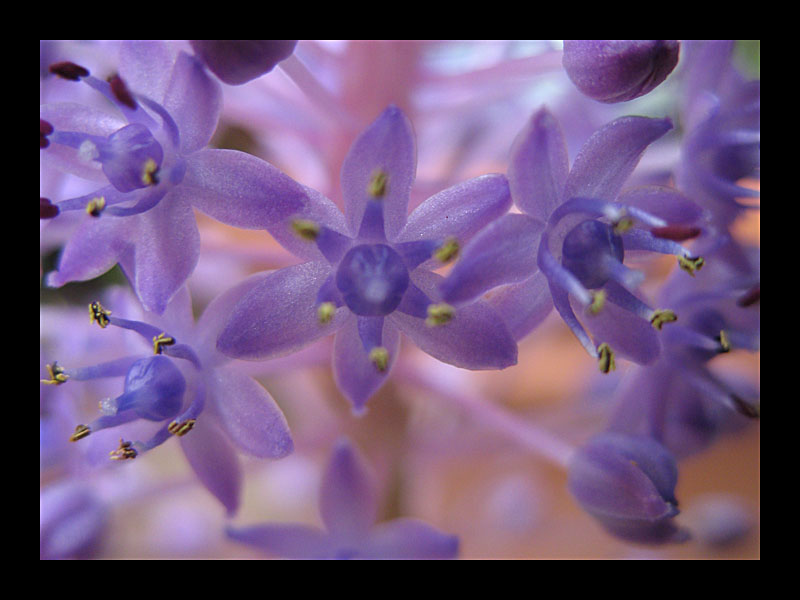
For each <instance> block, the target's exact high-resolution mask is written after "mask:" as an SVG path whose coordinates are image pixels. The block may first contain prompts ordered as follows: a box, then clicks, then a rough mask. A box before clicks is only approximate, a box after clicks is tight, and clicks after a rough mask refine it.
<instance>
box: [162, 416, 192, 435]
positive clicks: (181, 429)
mask: <svg viewBox="0 0 800 600" xmlns="http://www.w3.org/2000/svg"><path fill="white" fill-rule="evenodd" d="M195 423H197V419H187V420H186V421H181V422H180V423H179V422H178V421H173V422H172V423H170V424H169V426H168V427H167V431H169V432H170V433H171V434H172V435H177V436H178V437H181V436H184V435H186V434H187V433H189V432H190V431H191V430H192V429H193V428H194V424H195Z"/></svg>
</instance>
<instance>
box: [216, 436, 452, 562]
mask: <svg viewBox="0 0 800 600" xmlns="http://www.w3.org/2000/svg"><path fill="white" fill-rule="evenodd" d="M374 488H375V484H374V478H373V477H372V474H371V472H370V470H369V468H368V466H367V464H366V463H365V461H364V458H363V457H362V456H361V454H360V453H359V452H358V451H357V449H356V448H354V447H353V445H352V444H351V443H350V442H349V440H347V439H345V438H343V439H341V440H340V441H339V442H338V444H337V445H336V447H335V448H334V450H333V455H332V456H331V459H330V462H329V463H328V466H327V468H326V470H325V473H324V475H323V479H322V487H321V489H320V497H319V510H320V515H321V516H322V521H323V523H324V524H325V530H324V531H323V530H320V529H318V528H316V527H311V526H308V525H302V524H295V523H268V524H265V525H253V526H250V527H229V528H228V536H229V537H230V538H231V539H233V540H236V541H238V542H242V543H243V544H248V545H250V546H254V547H256V548H259V549H261V550H263V551H265V552H267V553H269V554H272V555H277V556H280V557H284V558H295V559H437V558H438V559H448V558H455V557H456V556H457V555H458V546H459V542H458V538H457V537H455V536H452V535H447V534H444V533H441V532H439V531H437V530H436V529H434V528H433V527H431V526H430V525H427V524H426V523H423V522H422V521H418V520H416V519H408V518H401V519H394V520H392V521H387V522H385V523H380V524H378V525H375V518H376V515H377V510H378V503H377V497H376V493H375V489H374Z"/></svg>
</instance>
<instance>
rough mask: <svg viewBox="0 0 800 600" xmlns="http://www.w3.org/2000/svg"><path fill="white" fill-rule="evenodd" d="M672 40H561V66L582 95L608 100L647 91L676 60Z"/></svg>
mask: <svg viewBox="0 0 800 600" xmlns="http://www.w3.org/2000/svg"><path fill="white" fill-rule="evenodd" d="M679 49H680V46H679V44H678V42H677V41H676V40H564V58H563V64H564V69H565V70H566V71H567V75H569V78H570V79H571V80H572V83H574V84H575V86H576V87H577V88H578V89H579V90H580V91H581V92H582V93H583V94H585V95H587V96H589V97H590V98H593V99H594V100H597V101H598V102H606V103H608V104H612V103H615V102H626V101H628V100H633V99H634V98H638V97H639V96H644V95H645V94H647V93H649V92H651V91H652V90H653V89H655V88H656V87H657V86H658V85H659V84H660V83H661V82H662V81H664V80H665V79H666V78H667V75H669V74H670V73H671V72H672V69H674V68H675V65H677V64H678V52H679Z"/></svg>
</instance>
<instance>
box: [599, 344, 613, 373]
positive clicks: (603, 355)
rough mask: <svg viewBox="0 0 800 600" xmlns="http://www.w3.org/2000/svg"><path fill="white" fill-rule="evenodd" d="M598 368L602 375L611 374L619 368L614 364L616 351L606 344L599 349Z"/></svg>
mask: <svg viewBox="0 0 800 600" xmlns="http://www.w3.org/2000/svg"><path fill="white" fill-rule="evenodd" d="M597 366H598V368H599V369H600V372H601V373H609V372H611V371H613V370H614V369H616V368H617V365H616V363H615V362H614V351H613V350H611V346H609V345H608V344H607V343H605V342H603V343H602V344H600V345H599V346H598V347H597Z"/></svg>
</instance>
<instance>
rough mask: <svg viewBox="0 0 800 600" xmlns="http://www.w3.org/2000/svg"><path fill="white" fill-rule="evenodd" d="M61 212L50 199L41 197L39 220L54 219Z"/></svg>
mask: <svg viewBox="0 0 800 600" xmlns="http://www.w3.org/2000/svg"><path fill="white" fill-rule="evenodd" d="M60 212H61V210H60V209H59V208H58V207H57V206H56V205H55V204H53V203H52V202H50V200H49V199H48V198H42V197H39V218H40V219H53V218H55V217H57V216H58V215H59V213H60Z"/></svg>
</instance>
